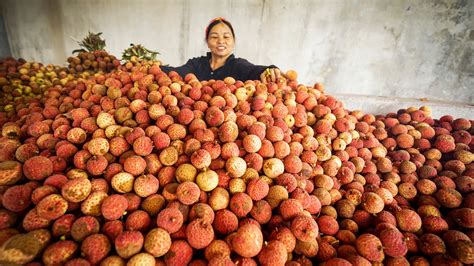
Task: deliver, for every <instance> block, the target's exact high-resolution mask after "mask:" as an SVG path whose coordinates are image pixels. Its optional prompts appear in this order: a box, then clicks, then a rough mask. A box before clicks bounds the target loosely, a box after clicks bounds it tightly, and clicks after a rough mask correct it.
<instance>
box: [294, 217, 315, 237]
mask: <svg viewBox="0 0 474 266" xmlns="http://www.w3.org/2000/svg"><path fill="white" fill-rule="evenodd" d="M291 232H293V234H294V236H295V237H296V238H297V239H298V240H300V241H303V242H308V241H310V240H311V239H315V238H316V236H318V234H319V227H318V224H317V223H316V221H315V220H314V219H313V218H312V217H309V216H306V215H298V216H296V217H295V218H294V219H293V221H292V222H291Z"/></svg>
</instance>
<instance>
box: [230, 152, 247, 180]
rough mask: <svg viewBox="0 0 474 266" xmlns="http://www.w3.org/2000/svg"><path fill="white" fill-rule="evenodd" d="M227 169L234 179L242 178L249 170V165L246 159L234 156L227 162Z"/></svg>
mask: <svg viewBox="0 0 474 266" xmlns="http://www.w3.org/2000/svg"><path fill="white" fill-rule="evenodd" d="M225 169H226V170H227V172H228V174H229V176H231V177H233V178H240V177H242V176H243V175H244V174H245V171H246V170H247V163H246V162H245V160H244V159H242V158H240V157H237V156H233V157H230V158H229V159H227V161H226V162H225Z"/></svg>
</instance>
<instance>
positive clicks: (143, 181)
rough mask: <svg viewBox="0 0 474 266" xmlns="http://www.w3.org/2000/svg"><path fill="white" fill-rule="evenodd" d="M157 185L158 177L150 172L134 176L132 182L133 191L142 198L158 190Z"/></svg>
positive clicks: (158, 184) (158, 183)
mask: <svg viewBox="0 0 474 266" xmlns="http://www.w3.org/2000/svg"><path fill="white" fill-rule="evenodd" d="M159 187H160V182H159V180H158V178H156V177H155V176H154V175H152V174H146V175H141V176H139V177H137V178H135V181H134V182H133V191H134V192H135V194H137V195H138V196H140V197H142V198H146V197H148V196H150V195H153V194H155V193H156V192H158V189H159Z"/></svg>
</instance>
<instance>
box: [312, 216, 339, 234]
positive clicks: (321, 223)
mask: <svg viewBox="0 0 474 266" xmlns="http://www.w3.org/2000/svg"><path fill="white" fill-rule="evenodd" d="M316 222H317V223H318V227H319V228H320V231H321V233H323V234H325V235H331V236H333V235H335V234H336V233H337V232H338V231H339V224H338V222H337V220H336V218H334V217H332V216H329V215H321V216H319V217H318V218H317V219H316Z"/></svg>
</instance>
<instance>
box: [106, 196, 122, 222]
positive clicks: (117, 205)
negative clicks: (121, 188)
mask: <svg viewBox="0 0 474 266" xmlns="http://www.w3.org/2000/svg"><path fill="white" fill-rule="evenodd" d="M127 208H128V200H127V198H126V197H125V196H123V195H119V194H114V195H111V196H109V197H107V198H105V199H104V200H103V202H102V205H101V212H102V215H103V216H104V218H105V219H107V220H117V219H119V218H120V217H122V215H123V214H124V212H125V210H127Z"/></svg>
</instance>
